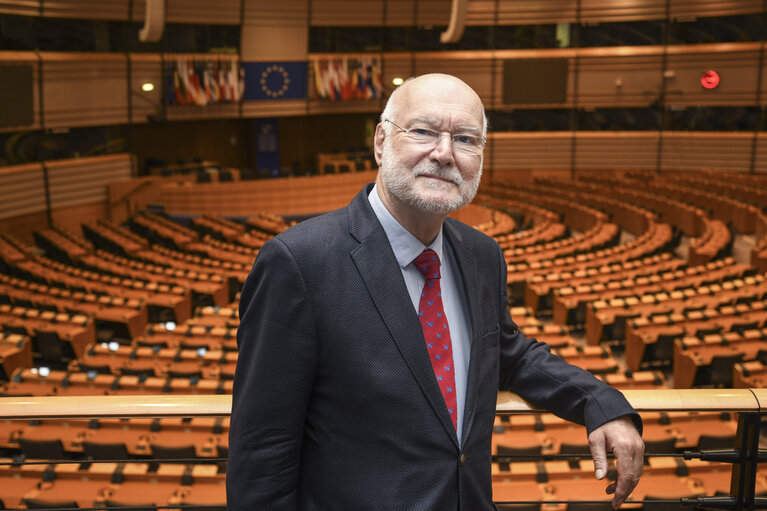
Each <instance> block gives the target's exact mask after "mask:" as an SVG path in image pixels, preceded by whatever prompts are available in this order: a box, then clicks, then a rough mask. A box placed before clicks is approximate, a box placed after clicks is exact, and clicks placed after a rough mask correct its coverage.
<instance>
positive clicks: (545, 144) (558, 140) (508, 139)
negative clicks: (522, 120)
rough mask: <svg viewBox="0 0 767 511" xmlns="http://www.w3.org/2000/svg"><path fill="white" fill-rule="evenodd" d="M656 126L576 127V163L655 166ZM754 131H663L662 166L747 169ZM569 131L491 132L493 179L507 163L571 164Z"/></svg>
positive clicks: (764, 158)
mask: <svg viewBox="0 0 767 511" xmlns="http://www.w3.org/2000/svg"><path fill="white" fill-rule="evenodd" d="M659 135H660V134H659V133H657V132H579V133H578V134H577V135H576V144H577V145H576V151H575V155H576V166H577V168H582V169H589V168H645V169H654V168H655V167H656V157H657V151H658V137H659ZM753 136H754V134H753V133H734V132H726V133H722V132H706V133H701V132H682V131H677V132H664V133H663V141H662V146H661V151H662V155H663V156H662V158H661V165H662V168H663V169H664V170H665V171H673V170H689V169H714V170H722V171H735V172H748V171H749V170H750V161H751V144H752V141H753ZM571 143H572V136H571V135H570V134H569V133H561V132H539V133H490V134H489V135H488V149H487V151H486V153H485V165H487V166H488V168H489V169H492V172H493V179H496V175H503V173H504V172H505V170H506V169H513V170H520V169H521V170H524V169H560V170H562V169H570V167H571V164H570V162H571V152H570V148H571ZM755 170H756V171H757V172H761V173H766V172H767V134H764V133H760V134H759V138H758V146H757V161H756V169H755Z"/></svg>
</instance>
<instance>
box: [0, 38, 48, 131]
mask: <svg viewBox="0 0 767 511" xmlns="http://www.w3.org/2000/svg"><path fill="white" fill-rule="evenodd" d="M4 64H8V65H19V64H28V65H30V66H32V108H33V113H32V116H33V117H32V119H33V122H32V124H31V125H29V126H19V127H7V128H2V127H0V133H4V132H12V131H19V129H29V130H36V129H40V87H39V86H38V85H39V83H40V81H39V80H40V62H39V59H38V57H37V55H36V54H35V53H34V52H31V51H0V66H2V65H4ZM1 69H2V68H0V72H2V71H1Z"/></svg>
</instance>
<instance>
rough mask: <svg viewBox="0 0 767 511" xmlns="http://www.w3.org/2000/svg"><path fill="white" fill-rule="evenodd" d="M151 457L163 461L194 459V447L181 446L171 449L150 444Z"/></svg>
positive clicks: (195, 454)
mask: <svg viewBox="0 0 767 511" xmlns="http://www.w3.org/2000/svg"><path fill="white" fill-rule="evenodd" d="M151 447H152V457H153V458H157V459H163V460H173V459H184V460H187V459H195V458H196V457H197V453H196V451H195V448H194V445H182V446H178V447H175V446H173V447H171V446H167V445H158V444H152V445H151Z"/></svg>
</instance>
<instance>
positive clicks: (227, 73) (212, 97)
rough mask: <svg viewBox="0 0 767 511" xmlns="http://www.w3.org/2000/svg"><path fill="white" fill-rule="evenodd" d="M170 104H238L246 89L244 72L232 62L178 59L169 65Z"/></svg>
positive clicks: (168, 97) (168, 94) (168, 92)
mask: <svg viewBox="0 0 767 511" xmlns="http://www.w3.org/2000/svg"><path fill="white" fill-rule="evenodd" d="M166 79H167V84H168V86H167V87H166V90H167V94H166V97H167V101H168V104H169V105H198V106H205V105H213V104H217V103H235V102H237V101H240V100H241V99H242V94H243V92H244V89H245V80H244V72H243V69H242V67H241V66H240V64H239V63H238V62H235V61H233V60H230V59H226V60H224V59H212V60H195V59H178V60H176V61H175V62H169V63H168V64H167V65H166Z"/></svg>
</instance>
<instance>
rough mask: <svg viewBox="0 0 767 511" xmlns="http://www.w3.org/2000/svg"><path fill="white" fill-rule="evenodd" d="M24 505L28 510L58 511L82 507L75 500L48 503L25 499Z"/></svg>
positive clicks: (46, 501)
mask: <svg viewBox="0 0 767 511" xmlns="http://www.w3.org/2000/svg"><path fill="white" fill-rule="evenodd" d="M24 505H25V506H27V509H50V508H54V509H57V508H77V507H80V506H78V505H77V502H75V501H74V500H62V501H48V500H40V499H24Z"/></svg>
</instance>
